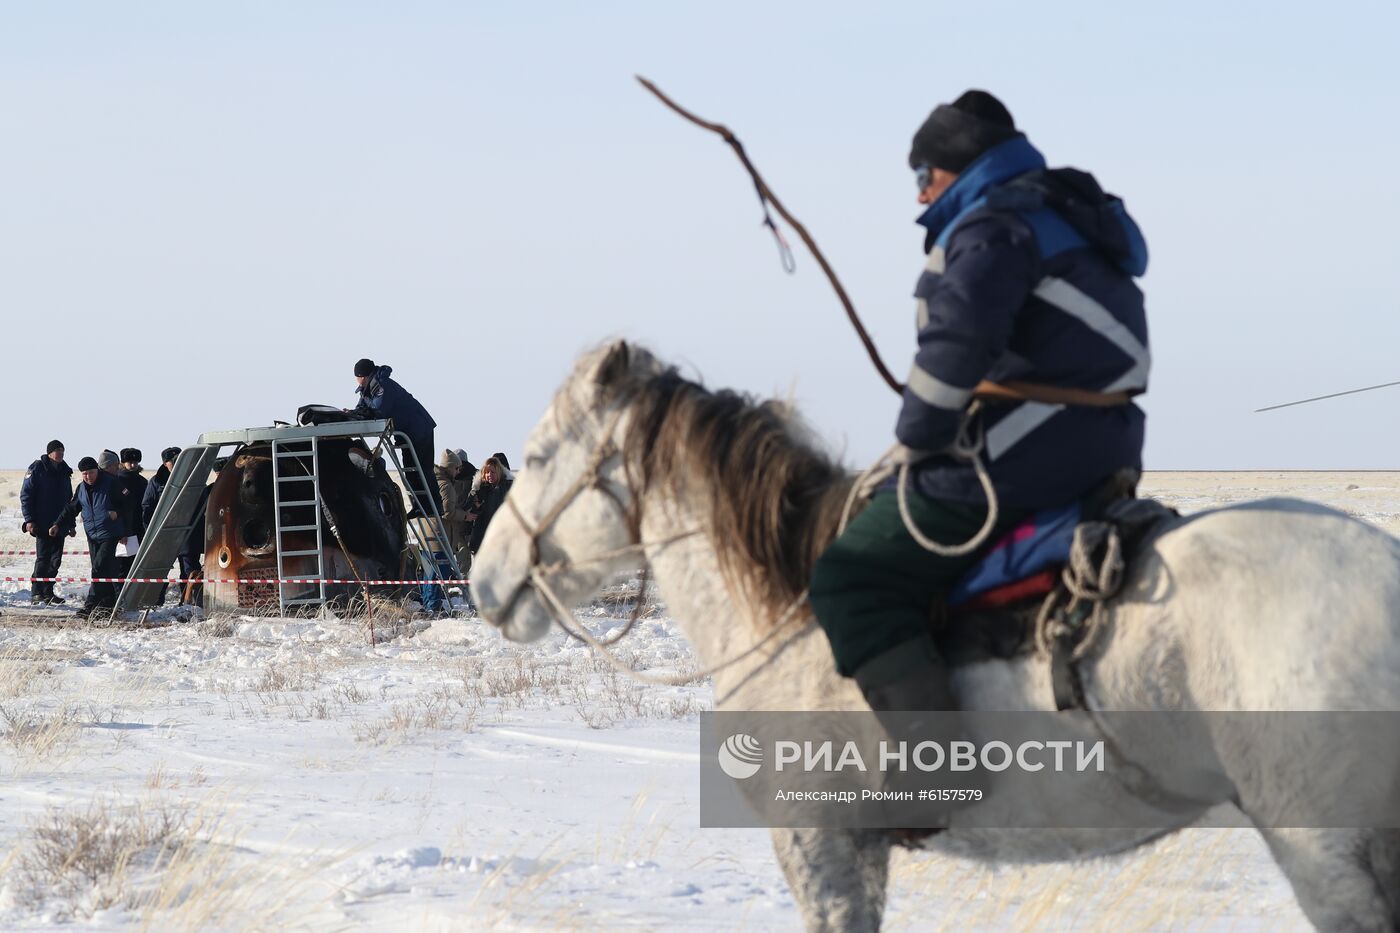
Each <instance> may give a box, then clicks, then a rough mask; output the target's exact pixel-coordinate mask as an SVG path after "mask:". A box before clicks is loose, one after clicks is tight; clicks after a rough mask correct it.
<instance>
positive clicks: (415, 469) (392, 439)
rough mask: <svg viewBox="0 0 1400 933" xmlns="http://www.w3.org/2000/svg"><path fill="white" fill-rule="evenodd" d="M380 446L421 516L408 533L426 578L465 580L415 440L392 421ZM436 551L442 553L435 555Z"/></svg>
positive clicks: (410, 524)
mask: <svg viewBox="0 0 1400 933" xmlns="http://www.w3.org/2000/svg"><path fill="white" fill-rule="evenodd" d="M380 446H381V447H383V449H384V451H385V452H386V453H387V454H388V455H389V460H390V462H392V463H393V464H394V469H395V470H397V471H398V474H399V480H400V481H401V482H402V483H403V487H404V491H405V492H407V493H408V501H409V505H410V507H411V509H412V511H411V512H410V514H413V513H414V512H416V513H417V515H418V516H419V517H418V519H410V520H409V521H408V533H409V535H411V536H412V538H413V543H414V544H415V545H416V546H417V547H418V553H419V555H420V565H421V566H422V568H423V571H424V573H425V574H426V579H427V580H428V581H432V580H460V579H462V568H460V567H458V566H457V555H456V554H454V553H453V551H452V547H451V545H450V543H449V542H450V540H451V539H450V538H449V537H448V535H447V526H446V525H445V524H444V523H443V520H442V515H441V513H440V512H439V511H438V507H437V500H436V499H435V498H433V494H432V492H431V491H430V490H429V488H428V483H430V482H434V480H433V479H431V475H432V474H431V473H429V472H427V471H425V470H424V469H423V464H422V463H420V462H419V461H418V452H417V451H416V450H414V448H413V443H412V441H410V440H409V439H408V435H406V434H404V433H403V432H402V431H396V430H394V428H393V424H392V422H390V426H389V427H388V428H387V429H386V430H385V431H384V433H383V434H382V435H381V436H380ZM401 453H402V455H403V456H402V459H400V454H401ZM424 523H426V525H427V530H426V532H425V531H424V528H423V524H424ZM435 554H440V555H442V556H441V557H435V556H434V555H435ZM444 597H445V594H444Z"/></svg>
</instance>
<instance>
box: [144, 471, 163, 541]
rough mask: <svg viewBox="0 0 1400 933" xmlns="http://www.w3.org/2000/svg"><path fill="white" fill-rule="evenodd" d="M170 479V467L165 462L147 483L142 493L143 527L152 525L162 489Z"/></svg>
mask: <svg viewBox="0 0 1400 933" xmlns="http://www.w3.org/2000/svg"><path fill="white" fill-rule="evenodd" d="M169 479H170V467H168V466H166V465H165V464H163V463H162V464H161V465H160V469H158V470H156V472H155V475H154V476H152V477H151V478H150V480H148V481H147V483H146V491H145V492H144V493H142V494H141V528H142V529H143V530H144V529H146V528H150V527H151V519H152V518H154V517H155V514H156V506H157V505H158V504H159V503H160V494H161V491H162V490H164V489H165V484H166V482H167V481H168V480H169Z"/></svg>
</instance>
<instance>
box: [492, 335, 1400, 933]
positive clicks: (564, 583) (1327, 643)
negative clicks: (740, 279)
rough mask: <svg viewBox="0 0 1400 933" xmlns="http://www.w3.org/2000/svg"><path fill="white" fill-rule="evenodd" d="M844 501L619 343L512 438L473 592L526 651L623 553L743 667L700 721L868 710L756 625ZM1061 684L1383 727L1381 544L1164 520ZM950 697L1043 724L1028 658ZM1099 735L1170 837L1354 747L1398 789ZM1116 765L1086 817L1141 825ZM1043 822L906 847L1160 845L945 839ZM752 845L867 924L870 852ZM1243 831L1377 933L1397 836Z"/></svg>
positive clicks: (703, 638)
mask: <svg viewBox="0 0 1400 933" xmlns="http://www.w3.org/2000/svg"><path fill="white" fill-rule="evenodd" d="M849 488H850V479H849V477H848V476H847V474H846V472H845V471H844V470H843V469H842V468H840V467H839V466H838V465H837V464H835V463H833V462H832V461H831V460H830V459H829V458H827V457H826V456H824V455H822V454H821V453H818V452H817V451H816V450H815V449H814V448H813V446H812V444H811V442H810V439H809V437H808V436H807V433H806V432H805V431H803V430H802V429H801V427H800V425H799V424H798V422H797V421H796V419H795V418H793V417H792V416H791V415H790V414H789V413H788V412H787V411H786V410H785V409H784V407H783V406H781V405H778V404H776V403H773V402H767V403H763V404H754V403H752V402H750V401H749V400H748V399H746V398H745V397H743V396H740V395H737V394H734V393H731V392H711V391H708V390H706V389H704V388H703V387H702V386H700V385H698V384H696V383H693V382H690V381H687V380H685V379H683V378H681V377H680V376H679V375H677V374H676V372H675V371H674V370H673V369H671V368H668V367H666V366H664V365H662V364H661V363H660V362H658V361H657V360H656V358H655V357H653V356H652V355H651V354H649V353H648V352H646V351H645V350H641V349H639V348H636V347H633V346H629V345H628V344H626V343H623V342H616V343H613V344H610V345H607V346H605V347H602V348H600V349H598V350H595V351H593V352H591V353H589V354H586V355H585V356H584V357H582V358H581V360H580V361H579V363H578V365H577V366H576V368H575V370H574V372H573V374H572V375H571V376H570V377H569V379H568V380H567V381H566V382H565V383H564V385H563V387H562V388H561V389H560V390H559V392H558V394H557V395H556V396H555V398H554V401H553V403H552V404H551V407H550V409H549V410H548V411H547V412H546V413H545V416H544V417H543V418H542V419H541V421H540V422H539V424H538V425H537V426H536V428H535V430H534V431H533V433H532V434H531V436H530V438H529V441H528V443H527V447H526V450H525V469H524V471H523V472H522V473H520V474H519V476H518V477H517V478H516V480H515V485H514V488H513V489H512V491H511V495H510V497H509V500H508V504H509V506H510V508H506V509H503V510H502V514H501V515H500V516H498V517H497V519H496V520H495V521H494V522H492V524H491V527H490V531H489V532H488V534H487V535H486V538H485V541H484V543H483V545H482V548H481V552H480V556H479V559H478V561H477V564H476V566H475V567H474V568H473V573H472V576H473V584H472V588H473V590H474V593H475V597H476V601H477V604H478V606H479V607H480V609H481V614H482V616H483V617H484V618H485V619H487V620H489V621H490V622H491V623H492V624H494V625H496V626H498V627H499V628H500V629H501V631H502V632H503V633H504V635H505V636H506V637H507V638H509V639H512V640H514V641H522V642H525V641H532V640H534V639H538V638H540V637H542V636H544V635H545V634H546V633H547V632H548V631H549V629H550V626H551V624H552V622H553V620H555V619H556V618H557V614H556V613H557V610H558V609H559V608H561V607H565V606H573V605H576V604H578V603H580V602H582V601H584V600H586V599H588V598H590V597H591V596H592V595H593V594H595V593H596V592H597V591H598V590H599V589H600V588H601V587H602V586H603V585H604V584H605V583H606V582H607V581H608V580H609V579H610V577H611V576H612V575H613V574H614V573H616V572H619V571H622V570H627V569H630V568H635V567H636V566H637V564H638V562H639V561H638V557H639V554H642V553H644V554H645V558H646V560H647V561H648V562H649V563H650V565H651V567H652V568H653V570H654V573H655V576H656V581H657V584H658V586H659V587H660V590H661V593H662V596H663V598H664V599H665V601H666V604H667V606H668V607H669V609H670V612H671V613H672V615H673V616H674V618H675V619H676V621H677V623H678V624H679V625H680V626H681V627H682V629H683V630H684V632H685V634H686V636H687V638H688V639H689V641H690V643H691V645H692V646H693V648H694V650H695V653H696V655H697V656H698V657H699V659H700V662H701V664H702V665H706V666H712V665H723V664H724V663H725V662H727V661H734V659H738V660H737V662H735V663H731V664H729V665H728V666H724V667H722V669H720V670H718V671H717V672H716V673H715V674H714V678H713V680H714V689H715V695H716V708H717V709H720V710H750V709H756V710H842V709H850V710H857V709H866V708H867V707H866V706H865V704H864V701H863V699H862V697H861V695H860V693H859V691H858V690H857V689H856V688H855V687H854V685H853V684H852V682H851V681H849V680H846V679H844V678H841V677H839V676H838V675H837V674H836V673H835V671H834V668H833V663H832V657H831V653H830V650H829V648H828V645H827V641H826V638H825V635H824V634H823V633H822V632H821V631H820V629H819V628H817V627H816V626H815V625H814V624H813V623H812V621H811V619H810V615H809V611H808V610H807V608H806V607H805V606H802V608H801V611H802V612H803V613H808V615H807V617H805V618H802V619H800V620H799V623H798V624H794V625H785V626H784V627H783V630H782V631H781V632H780V633H779V634H781V635H782V636H783V637H780V638H773V637H772V636H773V634H774V625H775V621H776V620H777V617H779V616H780V615H782V614H783V612H784V609H785V607H789V606H793V605H795V604H796V603H797V601H800V598H801V594H802V593H803V591H804V589H805V587H806V583H807V577H808V574H809V572H810V569H811V567H812V563H813V561H814V559H815V557H816V555H817V554H818V553H820V551H821V549H822V548H823V547H824V546H825V545H826V544H827V542H829V541H830V540H831V537H832V535H833V534H834V533H835V528H836V524H837V521H838V520H839V514H840V511H841V507H842V504H843V501H844V499H845V496H846V493H847V491H848V490H849ZM697 531H698V533H696V532H697ZM789 614H790V613H789ZM755 645H758V646H759V650H753V646H755ZM1080 669H1081V674H1082V680H1083V686H1084V692H1085V696H1086V699H1087V702H1088V704H1089V706H1090V708H1092V709H1096V710H1187V711H1190V710H1225V711H1231V710H1387V711H1393V710H1400V550H1398V549H1397V543H1396V541H1395V540H1394V539H1392V538H1391V537H1390V536H1389V535H1386V534H1384V533H1383V532H1380V531H1378V530H1376V529H1375V528H1373V527H1371V526H1369V525H1366V524H1364V523H1362V522H1359V521H1356V520H1354V519H1351V518H1349V517H1347V516H1346V515H1343V514H1341V513H1339V512H1335V511H1332V510H1330V509H1325V508H1323V507H1321V506H1317V505H1313V504H1310V503H1305V502H1301V501H1298V500H1285V499H1274V500H1268V501H1264V502H1257V503H1252V504H1249V505H1244V506H1240V507H1234V508H1226V509H1219V510H1215V511H1211V512H1208V513H1203V514H1201V515H1197V516H1194V517H1192V518H1190V519H1184V520H1181V521H1180V522H1179V523H1178V524H1177V525H1176V526H1175V527H1174V528H1172V529H1170V530H1168V531H1167V532H1165V533H1164V534H1161V535H1160V536H1158V537H1157V538H1156V539H1155V540H1154V542H1153V543H1152V544H1151V546H1150V547H1149V548H1148V549H1147V550H1146V551H1145V553H1143V554H1142V555H1140V556H1139V558H1138V559H1137V560H1136V561H1135V563H1134V565H1133V566H1132V567H1131V568H1130V569H1129V572H1128V576H1127V581H1126V584H1125V587H1124V590H1123V593H1122V595H1120V597H1119V598H1118V599H1117V600H1115V602H1114V603H1113V604H1112V611H1111V618H1110V620H1109V622H1108V624H1107V626H1106V628H1105V631H1104V634H1103V636H1101V637H1100V639H1099V640H1098V643H1097V646H1096V648H1095V650H1094V651H1093V653H1092V654H1091V656H1090V657H1089V658H1087V659H1086V660H1085V662H1084V663H1083V664H1082V665H1081V668H1080ZM954 681H955V691H956V693H957V696H958V699H959V701H960V703H961V705H962V706H963V707H964V708H968V709H987V710H1036V709H1040V710H1050V709H1053V708H1054V707H1053V704H1052V702H1051V700H1050V697H1051V686H1050V682H1049V673H1048V664H1047V662H1046V661H1045V659H1043V658H1039V657H1035V656H1026V657H1022V658H1019V659H1015V660H1010V661H984V662H978V663H971V664H967V665H965V666H962V667H960V668H958V669H957V670H956V671H955V678H954ZM1113 738H1114V740H1115V741H1116V743H1117V745H1118V746H1119V749H1120V750H1121V752H1122V754H1123V756H1124V758H1125V759H1126V760H1129V761H1134V762H1137V763H1139V764H1142V765H1144V766H1147V767H1150V768H1151V769H1152V778H1153V779H1154V781H1155V784H1156V785H1157V787H1159V788H1161V789H1162V790H1164V791H1166V792H1167V793H1168V794H1180V795H1183V796H1185V797H1189V798H1191V799H1194V800H1198V801H1199V807H1198V808H1197V809H1195V810H1192V811H1187V812H1181V811H1179V810H1178V811H1177V812H1169V811H1167V810H1166V809H1165V808H1164V809H1163V810H1162V811H1161V812H1160V813H1159V817H1160V822H1158V824H1157V825H1159V826H1176V827H1180V826H1186V825H1189V824H1190V823H1191V822H1192V821H1193V820H1195V819H1196V818H1197V817H1198V816H1199V815H1200V814H1201V813H1203V812H1205V811H1206V810H1207V809H1208V808H1209V807H1211V806H1213V805H1216V804H1218V803H1224V802H1234V803H1236V804H1237V805H1238V806H1239V807H1240V809H1242V810H1243V811H1244V813H1245V814H1246V815H1249V814H1251V813H1252V814H1254V815H1255V816H1260V815H1261V814H1266V813H1268V812H1270V808H1271V806H1273V805H1274V804H1276V803H1277V802H1278V801H1280V800H1282V799H1285V798H1295V797H1296V796H1297V795H1338V794H1343V793H1345V789H1346V787H1347V783H1348V780H1349V777H1350V776H1351V775H1352V774H1353V773H1354V771H1355V767H1356V761H1357V757H1358V755H1359V754H1362V753H1363V751H1364V753H1365V754H1366V755H1368V756H1369V757H1368V766H1369V767H1372V768H1375V767H1376V765H1377V761H1378V760H1379V761H1380V763H1381V765H1382V767H1386V768H1389V769H1390V770H1389V771H1388V772H1386V773H1388V774H1391V775H1397V776H1400V748H1394V747H1386V748H1371V749H1366V750H1360V749H1356V748H1310V749H1306V750H1303V752H1304V753H1300V754H1297V755H1292V756H1288V757H1287V758H1286V759H1284V757H1283V756H1281V755H1280V754H1279V753H1278V751H1277V750H1274V751H1273V752H1266V751H1265V750H1263V749H1260V748H1257V747H1253V745H1252V744H1251V743H1249V742H1240V741H1236V742H1234V743H1233V744H1229V743H1222V740H1221V738H1220V737H1219V736H1216V737H1215V739H1214V740H1210V739H1207V740H1206V741H1207V742H1208V743H1209V744H1208V745H1207V747H1200V742H1201V741H1202V740H1201V737H1200V736H1199V735H1196V736H1194V737H1193V738H1183V740H1182V743H1181V744H1179V745H1178V746H1177V747H1169V748H1163V747H1161V743H1160V737H1158V740H1157V742H1156V743H1155V744H1154V747H1142V745H1143V744H1144V743H1142V742H1138V743H1137V744H1135V743H1134V737H1133V736H1132V735H1117V736H1114V737H1113ZM1192 743H1194V744H1192ZM1255 744H1257V743H1255ZM1262 756H1271V757H1267V758H1266V757H1262ZM1376 756H1380V758H1379V759H1378V758H1377V757H1376ZM1113 771H1114V768H1113V764H1112V762H1110V768H1109V772H1108V778H1109V779H1111V780H1108V781H1107V783H1106V785H1105V786H1104V787H1103V788H1101V789H1100V790H1101V793H1102V794H1103V795H1105V796H1104V801H1103V803H1104V805H1105V806H1107V807H1110V808H1112V807H1115V806H1119V807H1120V808H1121V809H1122V810H1123V811H1125V812H1126V811H1131V810H1132V809H1133V808H1139V809H1140V808H1142V807H1144V806H1148V807H1151V806H1152V805H1153V804H1152V802H1151V801H1148V800H1144V799H1143V797H1142V795H1138V796H1136V797H1135V796H1134V795H1133V794H1132V792H1131V791H1130V790H1129V789H1128V788H1129V787H1131V786H1139V787H1140V784H1136V785H1135V784H1134V782H1133V781H1131V780H1127V779H1126V778H1124V780H1123V782H1122V783H1120V782H1119V781H1118V780H1117V778H1119V777H1123V775H1115V774H1114V773H1113ZM1391 786H1392V788H1393V787H1394V786H1396V785H1394V784H1392V785H1391ZM1053 805H1054V801H1045V800H1024V799H1022V800H1015V799H1013V800H1006V799H1001V800H998V795H996V794H995V793H993V794H989V795H988V799H987V801H986V802H985V803H983V804H978V805H974V806H973V807H971V808H969V809H968V810H966V811H955V812H954V815H953V822H952V826H951V827H950V828H949V829H948V830H946V831H944V832H942V833H939V834H937V835H935V836H933V837H931V838H930V839H929V840H928V842H927V843H926V848H928V849H930V850H932V851H945V852H953V853H957V854H960V855H964V856H972V857H976V858H982V859H986V860H994V861H1043V860H1060V859H1074V858H1082V857H1089V856H1096V855H1103V854H1108V853H1113V852H1121V851H1124V850H1127V849H1130V848H1132V847H1135V846H1137V845H1140V844H1142V843H1144V842H1146V841H1148V840H1149V839H1151V838H1153V837H1155V836H1159V835H1161V832H1162V831H1161V830H1054V829H1040V830H989V829H972V828H969V827H967V826H965V825H960V817H959V814H964V813H971V812H972V811H973V810H974V809H975V807H979V806H980V807H995V808H999V809H998V810H996V811H991V812H996V813H999V814H1001V815H1003V816H1004V817H1005V820H1004V821H1003V822H1001V823H999V824H997V825H1013V826H1014V825H1018V824H1017V823H1016V822H1015V821H1014V814H1015V812H1016V807H1018V806H1020V807H1022V808H1026V807H1036V808H1040V807H1045V806H1053ZM986 812H988V811H984V813H986ZM963 822H966V821H963ZM1261 822H1262V820H1261ZM982 825H987V822H986V821H985V820H984V821H983V822H982ZM1019 825H1035V822H1034V821H1033V820H1028V821H1026V822H1023V823H1021V824H1019ZM771 832H772V836H773V845H774V849H775V850H776V852H777V856H778V859H779V861H780V862H781V864H782V868H783V871H784V873H785V875H786V877H787V880H788V883H789V884H790V885H791V887H792V890H793V892H794V895H795V897H796V900H797V903H798V904H799V905H800V909H801V911H802V915H803V919H804V921H805V923H806V925H807V926H808V927H809V928H810V929H814V930H825V929H839V930H873V929H876V928H878V926H879V924H880V919H881V913H882V910H883V908H884V902H885V888H886V882H887V866H888V859H889V850H890V845H891V840H890V836H889V834H888V833H886V832H883V831H875V830H862V831H851V830H813V829H776V830H772V831H771ZM1260 832H1262V833H1263V834H1264V836H1265V837H1266V839H1267V842H1268V845H1269V847H1270V849H1271V851H1272V853H1273V855H1274V858H1275V859H1276V860H1277V862H1278V864H1279V866H1280V867H1281V868H1282V870H1283V872H1284V873H1285V874H1286V875H1287V877H1288V879H1289V881H1290V882H1291V883H1292V885H1293V890H1294V893H1295V895H1296V896H1297V899H1298V902H1299V904H1300V905H1301V907H1302V909H1303V911H1304V912H1305V913H1306V914H1307V916H1308V918H1309V919H1310V920H1311V921H1312V922H1313V923H1314V924H1315V925H1316V926H1318V927H1319V928H1322V929H1326V930H1393V929H1396V928H1397V918H1400V831H1396V830H1389V829H1387V830H1380V829H1344V830H1342V829H1330V830H1322V829H1269V828H1266V827H1263V826H1261V828H1260Z"/></svg>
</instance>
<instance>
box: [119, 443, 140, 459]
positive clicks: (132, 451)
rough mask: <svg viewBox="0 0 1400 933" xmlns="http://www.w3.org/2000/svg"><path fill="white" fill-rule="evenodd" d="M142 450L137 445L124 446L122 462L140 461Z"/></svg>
mask: <svg viewBox="0 0 1400 933" xmlns="http://www.w3.org/2000/svg"><path fill="white" fill-rule="evenodd" d="M140 462H141V450H140V448H137V447H123V448H122V463H140Z"/></svg>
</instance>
